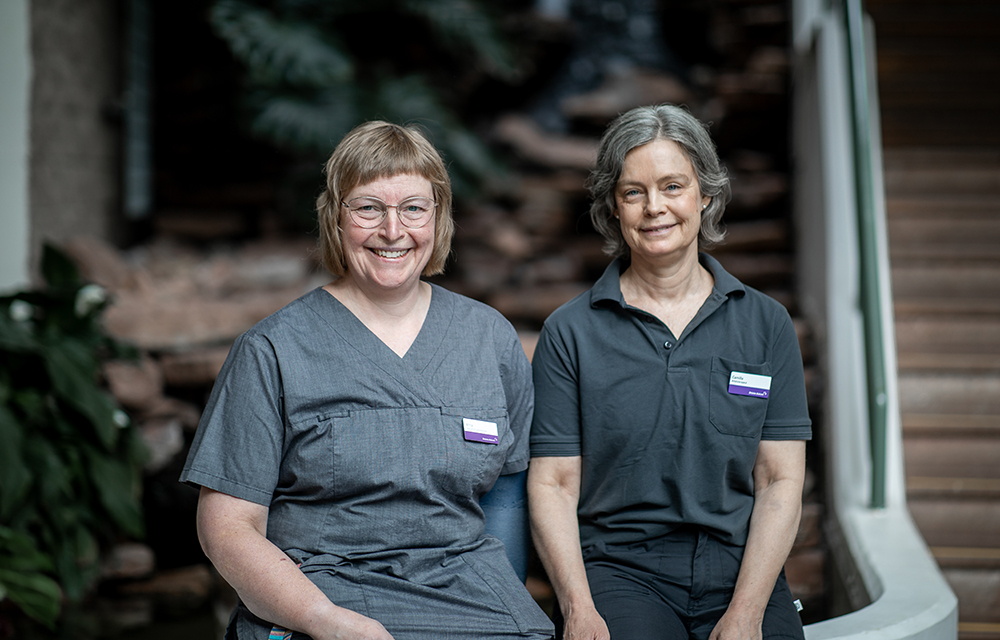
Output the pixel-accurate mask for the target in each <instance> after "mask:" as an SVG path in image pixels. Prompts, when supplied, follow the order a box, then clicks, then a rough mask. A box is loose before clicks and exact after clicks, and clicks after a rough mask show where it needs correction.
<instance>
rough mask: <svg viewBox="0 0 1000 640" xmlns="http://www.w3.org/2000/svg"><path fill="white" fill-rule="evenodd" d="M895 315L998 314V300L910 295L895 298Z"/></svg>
mask: <svg viewBox="0 0 1000 640" xmlns="http://www.w3.org/2000/svg"><path fill="white" fill-rule="evenodd" d="M893 307H894V309H895V312H896V315H897V316H916V315H931V314H935V313H943V314H944V313H946V314H989V315H998V314H1000V300H992V299H987V300H968V299H965V300H963V299H959V298H933V297H919V298H918V297H912V298H908V299H906V300H896V301H895V303H894V304H893Z"/></svg>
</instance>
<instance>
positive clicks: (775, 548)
mask: <svg viewBox="0 0 1000 640" xmlns="http://www.w3.org/2000/svg"><path fill="white" fill-rule="evenodd" d="M801 492H802V486H801V484H799V483H796V482H794V481H791V480H788V481H778V482H774V483H772V484H770V485H769V486H768V487H767V488H766V489H764V490H763V491H761V492H759V493H758V494H757V495H756V496H755V499H754V508H753V512H752V514H751V516H750V531H749V534H748V537H747V545H746V549H745V550H744V553H743V562H742V564H741V565H740V573H739V577H738V578H737V581H736V590H735V592H734V593H733V600H732V604H731V605H730V607H731V608H738V609H745V610H747V611H750V612H753V614H754V615H757V614H759V615H760V617H761V619H763V615H764V609H765V608H766V607H767V603H768V600H769V599H770V597H771V592H772V591H773V590H774V584H775V581H776V580H777V578H778V574H780V573H781V569H782V567H783V566H784V564H785V560H786V559H787V558H788V553H789V552H790V551H791V549H792V544H793V543H794V542H795V536H796V533H797V531H798V526H799V517H800V516H801V513H802V493H801Z"/></svg>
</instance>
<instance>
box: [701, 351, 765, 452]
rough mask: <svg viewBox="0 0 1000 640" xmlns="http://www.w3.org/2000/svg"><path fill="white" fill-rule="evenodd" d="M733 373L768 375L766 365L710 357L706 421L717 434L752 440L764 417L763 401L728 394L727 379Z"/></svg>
mask: <svg viewBox="0 0 1000 640" xmlns="http://www.w3.org/2000/svg"><path fill="white" fill-rule="evenodd" d="M733 371H739V372H742V373H752V374H755V375H761V376H769V375H771V366H770V364H768V363H766V362H765V363H763V364H748V363H745V362H736V361H735V360H727V359H725V358H720V357H719V356H713V357H712V371H711V379H710V382H709V384H710V392H709V398H708V409H709V416H708V418H709V421H710V422H711V423H712V425H713V426H714V427H715V429H716V430H717V431H718V432H719V433H723V434H726V435H730V436H742V437H745V438H754V437H756V436H758V435H759V434H760V430H761V427H763V426H764V418H765V417H767V398H759V397H754V396H746V395H740V394H735V393H729V377H730V375H731V374H732V372H733Z"/></svg>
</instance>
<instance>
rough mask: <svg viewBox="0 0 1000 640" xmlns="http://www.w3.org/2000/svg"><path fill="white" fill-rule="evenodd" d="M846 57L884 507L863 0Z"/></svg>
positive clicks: (872, 423)
mask: <svg viewBox="0 0 1000 640" xmlns="http://www.w3.org/2000/svg"><path fill="white" fill-rule="evenodd" d="M844 5H845V6H844V12H843V15H844V22H845V28H846V30H847V43H848V47H847V56H848V60H849V61H850V62H849V67H850V76H851V122H852V125H853V127H852V129H853V133H854V184H855V189H854V193H855V198H856V200H857V212H858V241H859V242H858V245H859V246H858V248H859V256H858V257H859V258H860V268H861V273H860V276H861V283H860V284H861V313H862V318H863V320H864V336H865V364H866V367H865V373H866V374H867V375H866V382H867V387H868V435H869V439H870V447H871V459H872V473H871V483H872V487H871V502H870V505H871V507H872V508H874V509H883V508H885V483H886V474H885V467H886V422H887V407H886V398H887V396H886V390H885V378H886V375H885V356H884V353H885V345H884V343H883V341H882V308H881V299H882V297H881V287H880V286H879V276H878V269H879V266H878V246H877V238H878V231H877V228H876V221H875V178H874V163H873V161H872V159H873V151H872V127H871V122H870V120H869V117H868V109H869V104H870V103H869V98H868V72H867V69H868V57H867V55H866V53H865V28H864V11H863V8H862V4H861V0H845V2H844Z"/></svg>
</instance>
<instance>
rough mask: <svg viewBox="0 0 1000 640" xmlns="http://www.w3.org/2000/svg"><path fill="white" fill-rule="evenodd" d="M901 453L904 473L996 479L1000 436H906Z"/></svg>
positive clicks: (999, 468) (999, 466) (999, 477)
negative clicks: (943, 438) (942, 437)
mask: <svg viewBox="0 0 1000 640" xmlns="http://www.w3.org/2000/svg"><path fill="white" fill-rule="evenodd" d="M904 454H905V461H906V474H907V476H928V477H936V478H943V479H947V480H949V481H951V480H954V479H973V478H981V479H994V480H996V481H997V482H998V483H1000V438H991V437H988V436H986V437H982V436H980V437H973V436H970V437H967V438H955V439H952V440H942V439H941V438H921V437H919V436H907V437H906V441H905V447H904ZM998 488H1000V485H998Z"/></svg>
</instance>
